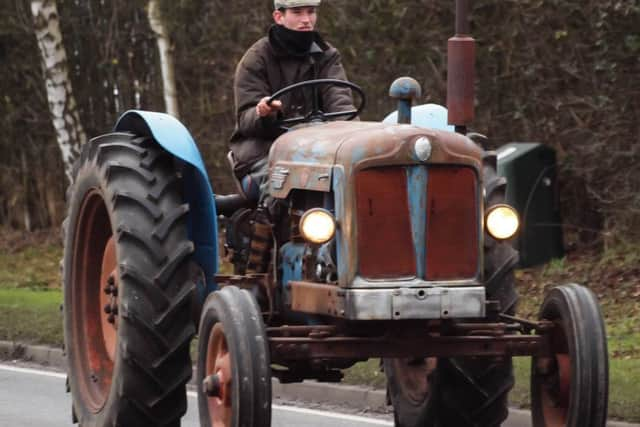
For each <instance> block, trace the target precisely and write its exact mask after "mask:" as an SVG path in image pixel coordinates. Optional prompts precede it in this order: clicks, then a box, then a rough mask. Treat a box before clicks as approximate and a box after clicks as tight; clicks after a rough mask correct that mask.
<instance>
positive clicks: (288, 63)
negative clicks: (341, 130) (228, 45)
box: [231, 0, 354, 200]
mask: <svg viewBox="0 0 640 427" xmlns="http://www.w3.org/2000/svg"><path fill="white" fill-rule="evenodd" d="M320 2H321V0H275V1H274V12H273V20H274V22H275V24H274V25H272V26H271V27H270V28H269V32H268V34H267V36H265V37H263V38H261V39H260V40H258V41H257V42H256V43H255V44H254V45H253V46H251V47H250V48H249V50H248V51H247V52H246V53H245V55H244V56H243V57H242V59H241V60H240V62H239V64H238V66H237V68H236V74H235V79H234V95H235V107H236V128H235V131H234V132H233V135H232V136H231V151H232V153H233V163H234V170H233V172H234V174H235V175H236V176H237V177H238V178H240V179H242V180H243V181H242V186H243V191H244V193H245V194H246V195H247V197H248V198H249V199H258V198H260V199H261V200H262V199H263V198H264V196H265V190H266V188H264V187H266V182H267V181H266V177H267V174H268V165H267V154H268V153H269V148H270V146H271V143H272V142H273V141H274V140H275V139H276V138H277V137H278V136H280V135H281V134H282V133H283V132H284V130H283V129H282V128H281V127H280V126H279V121H280V120H282V119H286V118H289V117H294V116H304V115H305V114H307V113H308V112H309V111H310V106H311V105H313V98H312V97H314V96H315V93H314V92H315V91H313V90H312V89H309V88H307V89H304V90H302V89H301V90H298V91H294V92H291V93H289V94H286V95H284V96H283V97H282V99H279V100H274V101H273V102H271V103H268V102H267V101H268V100H269V96H270V95H271V94H273V93H275V92H276V91H278V90H279V89H282V88H284V87H286V86H290V85H292V84H294V83H299V82H302V81H306V80H313V79H339V80H346V79H347V77H346V73H345V71H344V68H343V67H342V63H341V60H340V53H339V52H338V50H337V49H336V48H335V47H333V46H331V45H330V44H329V43H327V42H326V41H324V40H323V38H322V37H321V36H320V34H319V33H318V32H317V31H315V27H316V22H317V19H318V6H319V5H320ZM317 93H318V97H319V106H320V108H321V110H322V111H324V112H337V111H345V110H352V109H353V108H354V107H353V99H352V96H351V91H350V90H349V89H348V88H345V87H339V86H334V85H326V86H322V87H320V89H319V90H318V91H317Z"/></svg>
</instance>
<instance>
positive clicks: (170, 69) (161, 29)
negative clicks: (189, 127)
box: [147, 0, 179, 117]
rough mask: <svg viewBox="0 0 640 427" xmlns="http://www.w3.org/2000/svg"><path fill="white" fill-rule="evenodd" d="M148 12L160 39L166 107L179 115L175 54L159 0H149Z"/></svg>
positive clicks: (152, 27) (169, 111)
mask: <svg viewBox="0 0 640 427" xmlns="http://www.w3.org/2000/svg"><path fill="white" fill-rule="evenodd" d="M147 14H148V17H149V25H150V26H151V29H152V30H153V32H154V33H155V35H156V39H157V41H158V53H159V54H160V69H161V70H162V87H163V93H164V104H165V108H166V110H167V113H169V114H171V115H172V116H174V117H179V109H178V98H177V95H176V93H177V92H176V79H175V67H174V61H173V54H172V53H171V46H170V41H169V34H168V32H167V29H166V27H165V25H164V21H163V20H162V16H161V14H160V9H159V7H158V2H157V0H149V5H148V9H147Z"/></svg>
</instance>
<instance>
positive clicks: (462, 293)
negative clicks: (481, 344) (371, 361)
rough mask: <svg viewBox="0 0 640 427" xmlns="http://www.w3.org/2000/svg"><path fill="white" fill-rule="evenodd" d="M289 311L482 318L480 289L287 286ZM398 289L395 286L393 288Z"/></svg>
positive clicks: (359, 316) (372, 317)
mask: <svg viewBox="0 0 640 427" xmlns="http://www.w3.org/2000/svg"><path fill="white" fill-rule="evenodd" d="M289 285H290V287H291V288H290V304H291V310H293V311H299V312H303V313H310V314H321V315H329V316H333V317H340V318H344V319H348V320H407V319H414V320H420V319H449V318H453V319H465V318H483V317H485V310H486V295H485V289H484V287H483V286H466V287H437V286H436V287H395V288H384V289H380V288H377V289H345V288H340V287H338V286H335V285H325V284H319V283H312V282H295V281H292V282H289ZM396 286H397V285H396Z"/></svg>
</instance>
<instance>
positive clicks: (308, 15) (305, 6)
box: [273, 0, 321, 31]
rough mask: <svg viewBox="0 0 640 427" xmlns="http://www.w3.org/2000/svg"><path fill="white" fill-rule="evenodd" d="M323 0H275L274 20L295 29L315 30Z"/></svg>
mask: <svg viewBox="0 0 640 427" xmlns="http://www.w3.org/2000/svg"><path fill="white" fill-rule="evenodd" d="M320 2H321V0H274V2H273V6H274V8H275V11H274V12H273V20H274V21H275V23H276V24H278V25H282V26H283V27H285V28H288V29H290V30H294V31H313V30H314V29H315V26H316V21H317V19H318V15H317V11H316V8H317V7H318V6H319V5H320Z"/></svg>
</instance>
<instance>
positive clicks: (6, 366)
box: [0, 364, 67, 379]
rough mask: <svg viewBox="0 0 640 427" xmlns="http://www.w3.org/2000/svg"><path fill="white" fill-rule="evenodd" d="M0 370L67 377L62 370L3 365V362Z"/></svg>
mask: <svg viewBox="0 0 640 427" xmlns="http://www.w3.org/2000/svg"><path fill="white" fill-rule="evenodd" d="M0 371H9V372H17V373H20V374H31V375H40V376H43V377H53V378H62V379H66V378H67V374H61V373H60V372H49V371H41V370H39V369H28V368H18V367H16V366H11V365H2V364H0Z"/></svg>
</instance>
